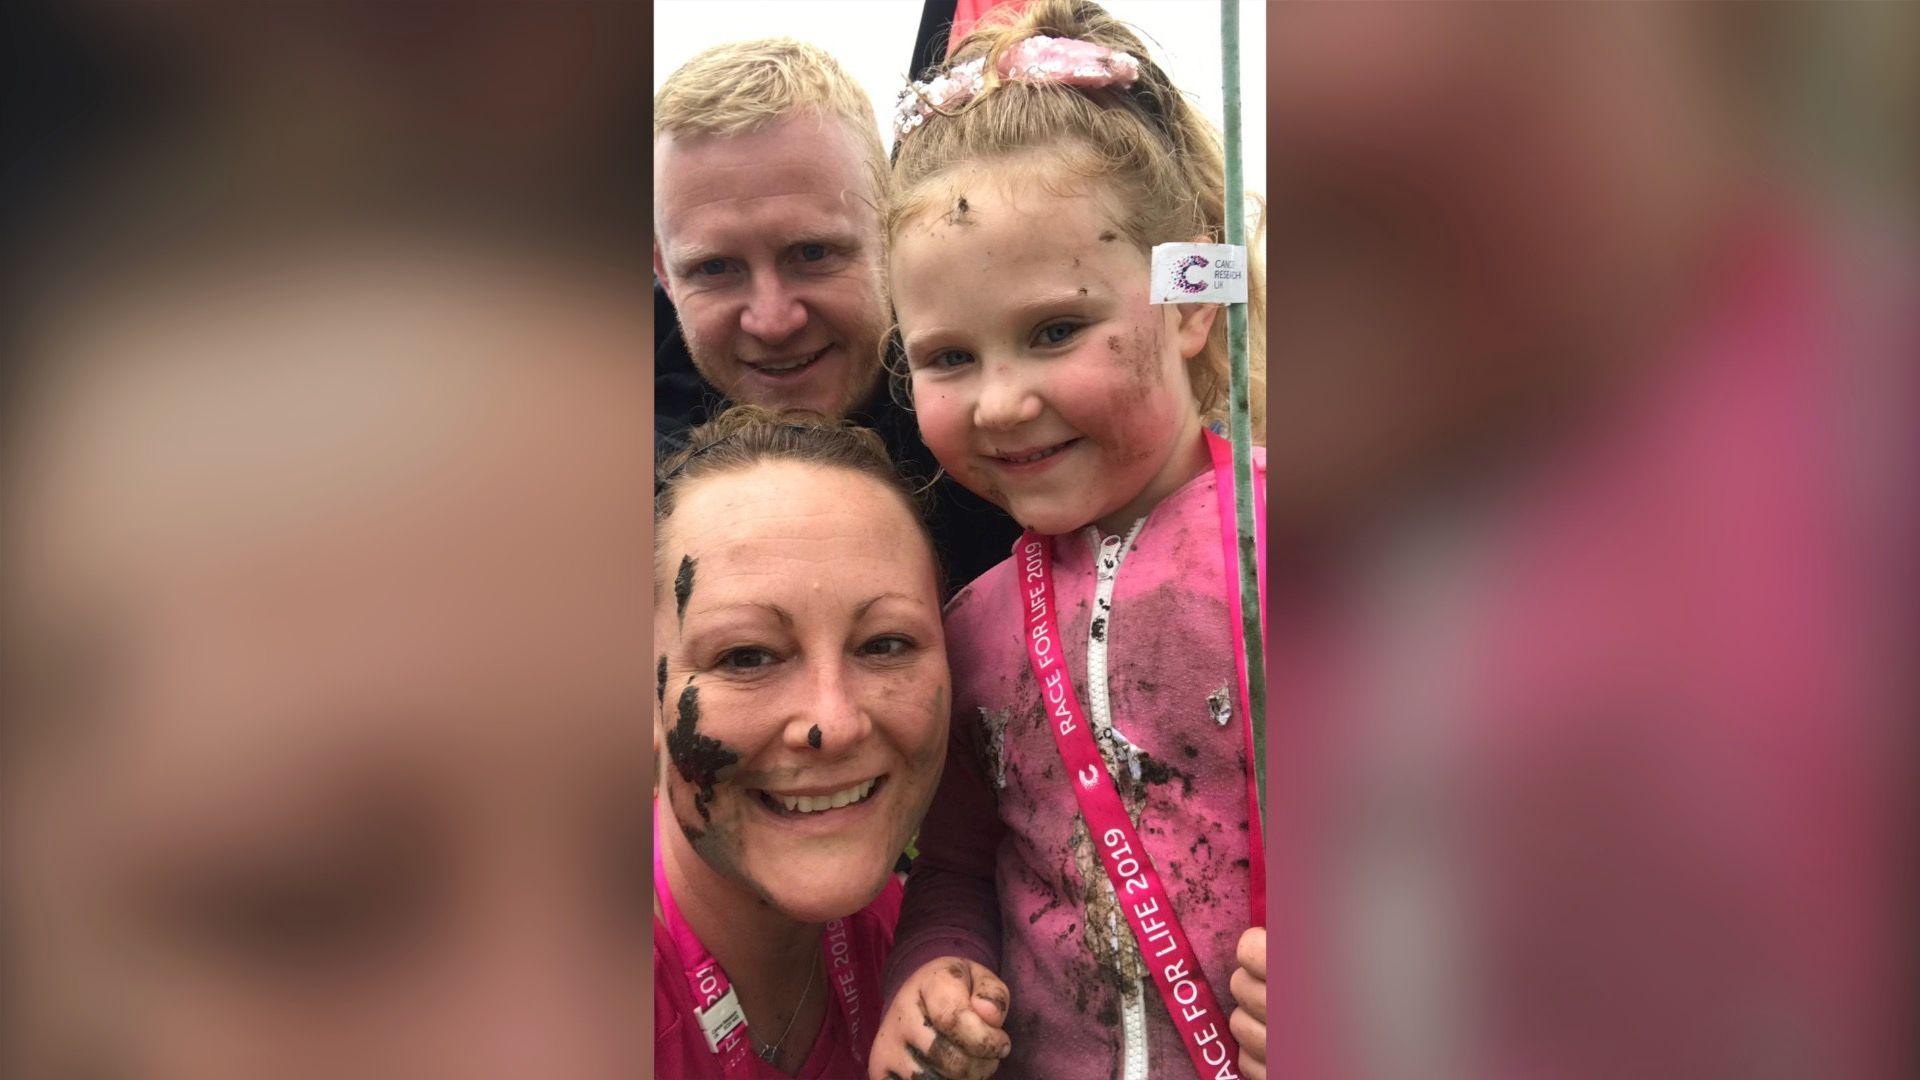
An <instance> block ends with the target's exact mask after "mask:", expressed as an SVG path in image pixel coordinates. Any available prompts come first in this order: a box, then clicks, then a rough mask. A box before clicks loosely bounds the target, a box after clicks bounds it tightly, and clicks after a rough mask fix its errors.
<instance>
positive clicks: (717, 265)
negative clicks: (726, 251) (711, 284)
mask: <svg viewBox="0 0 1920 1080" xmlns="http://www.w3.org/2000/svg"><path fill="white" fill-rule="evenodd" d="M726 272H727V260H725V259H708V260H707V261H705V262H703V263H701V264H700V265H699V266H696V267H694V273H696V274H705V275H707V276H708V277H715V276H718V275H720V274H724V273H726Z"/></svg>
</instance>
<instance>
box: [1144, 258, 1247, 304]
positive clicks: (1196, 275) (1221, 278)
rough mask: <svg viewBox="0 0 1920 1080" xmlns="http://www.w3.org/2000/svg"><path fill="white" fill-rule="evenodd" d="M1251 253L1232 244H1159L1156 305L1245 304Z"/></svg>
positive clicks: (1154, 271)
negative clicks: (1194, 303)
mask: <svg viewBox="0 0 1920 1080" xmlns="http://www.w3.org/2000/svg"><path fill="white" fill-rule="evenodd" d="M1246 261H1247V252H1246V249H1245V248H1243V247H1239V246H1236V245H1232V244H1156V245H1155V246H1154V249H1153V289H1152V293H1153V295H1152V296H1151V297H1150V298H1149V299H1150V300H1151V301H1152V302H1153V303H1156V304H1185V303H1190V302H1194V301H1198V302H1201V303H1208V304H1244V303H1246V300H1247V274H1246Z"/></svg>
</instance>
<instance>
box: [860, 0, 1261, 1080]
mask: <svg viewBox="0 0 1920 1080" xmlns="http://www.w3.org/2000/svg"><path fill="white" fill-rule="evenodd" d="M900 132H901V138H900V142H899V144H898V147H897V156H896V161H895V173H894V178H895V187H894V191H893V196H892V197H893V202H892V205H891V207H890V208H889V216H888V233H889V242H890V244H891V252H890V256H891V264H890V274H891V278H892V287H893V290H894V294H893V295H894V303H895V306H896V309H897V314H898V318H899V323H900V330H901V334H902V339H903V341H904V343H905V346H906V354H907V361H908V364H909V367H910V371H911V379H912V387H913V397H914V407H915V410H916V412H917V414H918V417H919V422H920V428H921V433H922V435H923V437H924V438H925V440H926V442H927V445H928V446H929V447H930V448H931V449H932V450H933V451H934V453H935V455H936V456H937V457H938V458H939V460H940V462H941V464H942V465H943V466H944V467H945V468H946V470H947V471H948V472H950V473H951V474H952V475H953V476H954V477H955V478H956V479H957V480H958V481H959V482H960V483H962V484H964V485H966V486H967V487H968V488H970V489H972V490H974V491H976V492H978V493H980V494H981V495H983V496H985V497H986V498H988V499H991V500H992V501H993V502H995V503H997V504H999V505H1000V506H1002V507H1005V508H1006V510H1007V511H1008V512H1009V513H1010V514H1012V515H1013V517H1014V518H1015V519H1016V520H1018V521H1019V522H1020V524H1021V525H1022V526H1024V527H1025V528H1026V529H1027V534H1026V535H1025V536H1024V537H1023V538H1022V540H1021V541H1020V543H1019V544H1018V545H1017V546H1016V549H1015V552H1014V557H1013V558H1011V559H1009V560H1008V561H1007V562H1004V563H1001V564H1000V565H999V566H996V567H995V568H994V569H992V570H990V571H988V572H987V573H986V574H985V575H983V576H982V577H981V578H979V579H978V580H977V581H975V582H974V583H973V584H972V585H970V586H969V587H968V588H967V589H966V590H964V591H963V592H962V593H961V594H960V595H959V596H958V597H956V598H955V599H954V601H953V602H952V604H951V605H950V606H949V608H948V610H947V614H946V626H947V639H948V642H949V656H950V659H951V662H952V664H953V677H954V698H953V700H954V713H953V716H954V721H953V735H952V739H951V744H950V747H949V750H948V756H947V764H946V770H945V773H944V775H943V777H942V780H941V785H940V790H939V792H938V794H937V796H936V798H935V800H934V806H933V810H932V812H931V813H930V814H929V815H928V817H927V819H926V823H925V826H924V828H923V830H922V832H921V835H920V841H919V846H920V859H919V860H918V862H917V863H916V864H915V867H914V870H913V875H912V878H911V880H910V883H909V887H908V896H907V900H906V909H905V912H904V914H903V916H902V919H901V922H900V926H899V934H898V937H897V939H896V946H895V952H894V953H893V956H892V959H891V961H890V963H889V967H888V981H887V986H886V989H885V991H884V993H885V995H886V998H887V1000H888V1001H889V1003H890V1004H889V1010H888V1014H887V1016H886V1017H885V1018H884V1019H883V1021H882V1025H881V1028H880V1031H879V1035H878V1039H877V1040H876V1043H875V1046H874V1049H873V1053H872V1056H871V1059H870V1070H871V1076H872V1077H874V1078H876V1080H878V1078H883V1077H888V1076H899V1077H905V1076H911V1075H916V1074H939V1075H944V1076H948V1077H962V1076H965V1077H978V1076H985V1075H989V1074H991V1073H992V1072H994V1071H995V1069H996V1068H997V1067H999V1066H1001V1065H1004V1066H1005V1067H1006V1069H1007V1071H1008V1073H1009V1074H1010V1075H1018V1076H1034V1077H1046V1078H1048V1080H1062V1078H1065V1080H1071V1078H1073V1077H1081V1076H1085V1077H1107V1076H1120V1077H1129V1078H1131V1077H1144V1076H1147V1075H1148V1074H1149V1072H1151V1074H1152V1075H1153V1076H1184V1075H1195V1074H1196V1073H1197V1074H1198V1075H1201V1076H1206V1077H1232V1076H1239V1075H1254V1076H1258V1075H1261V1074H1262V1066H1261V1064H1260V1063H1261V1062H1262V1061H1263V1060H1264V1049H1265V1029H1264V1019H1265V985H1264V978H1265V960H1264V956H1261V955H1260V954H1261V953H1262V952H1263V951H1264V932H1263V931H1258V930H1254V931H1249V928H1250V927H1258V926H1262V925H1263V924H1264V919H1263V918H1262V917H1261V915H1260V911H1259V909H1260V907H1261V906H1262V900H1261V897H1262V895H1263V894H1262V891H1261V890H1260V889H1259V888H1258V886H1257V884H1256V883H1257V881H1258V880H1259V875H1260V873H1261V869H1262V859H1261V852H1260V835H1261V834H1260V823H1259V820H1258V815H1257V814H1256V813H1255V812H1254V808H1253V802H1252V798H1251V794H1252V784H1251V782H1250V772H1249V760H1250V745H1251V740H1250V736H1249V729H1248V727H1247V715H1246V710H1245V708H1244V706H1243V704H1242V703H1243V697H1242V694H1243V693H1244V691H1243V689H1242V682H1241V678H1240V671H1239V669H1238V668H1237V664H1236V659H1235V658H1236V656H1237V655H1238V654H1239V652H1240V650H1239V647H1238V642H1237V641H1236V638H1235V633H1234V628H1235V626H1236V625H1237V621H1238V620H1237V613H1238V607H1237V603H1238V601H1237V595H1238V594H1237V591H1236V590H1235V588H1234V581H1235V579H1234V577H1233V576H1232V574H1231V572H1230V568H1229V566H1228V564H1227V552H1228V551H1230V550H1231V548H1227V549H1226V550H1223V543H1222V536H1223V533H1222V529H1223V522H1230V521H1231V517H1230V516H1224V515H1223V511H1226V510H1229V509H1230V507H1231V487H1230V485H1231V467H1230V464H1228V462H1229V461H1230V458H1229V457H1228V456H1227V452H1226V447H1225V444H1224V442H1223V441H1222V440H1221V439H1220V438H1219V437H1218V436H1217V435H1215V434H1213V433H1212V432H1211V431H1209V430H1208V428H1209V425H1210V424H1212V423H1215V422H1217V421H1218V420H1219V419H1220V418H1221V417H1223V416H1224V414H1225V410H1226V397H1227V378H1226V371H1227V360H1226V347H1225V324H1226V319H1225V317H1224V316H1223V314H1222V313H1221V311H1220V309H1219V308H1218V307H1217V306H1213V305H1207V304H1184V305H1171V304H1167V305H1159V304H1154V303H1152V302H1150V294H1149V277H1150V253H1151V250H1152V248H1153V246H1154V245H1156V244H1160V243H1168V242H1190V241H1194V242H1208V241H1211V242H1218V241H1219V240H1220V238H1221V232H1222V213H1221V208H1222V203H1223V186H1224V185H1223V179H1222V177H1223V168H1222V164H1221V154H1220V148H1219V143H1218V139H1217V137H1216V136H1215V135H1214V133H1213V132H1212V131H1211V130H1210V129H1209V127H1208V125H1207V124H1206V122H1205V121H1204V120H1203V119H1202V118H1200V117H1199V116H1198V114H1197V113H1196V112H1195V111H1194V110H1193V109H1192V108H1191V107H1190V106H1189V105H1188V104H1187V103H1186V101H1185V100H1184V99H1183V98H1182V97H1181V96H1180V94H1179V92H1178V91H1177V90H1176V89H1175V88H1174V87H1173V86H1172V85H1171V84H1170V83H1169V82H1168V80H1167V77H1166V75H1165V73H1164V72H1162V71H1161V70H1160V69H1159V68H1158V67H1157V66H1156V65H1155V64H1153V63H1152V62H1151V60H1149V59H1148V58H1147V56H1146V53H1145V51H1144V50H1143V49H1142V48H1141V46H1140V44H1139V42H1138V41H1137V40H1136V38H1135V37H1134V36H1133V35H1132V34H1131V33H1129V32H1127V31H1126V30H1124V29H1123V28H1121V27H1120V26H1119V25H1118V24H1116V23H1115V22H1114V21H1113V20H1111V19H1110V18H1109V17H1108V16H1107V15H1106V14H1105V12H1103V11H1101V10H1100V9H1099V8H1098V7H1096V6H1094V5H1093V4H1090V3H1085V2H1078V3H1072V2H1065V0H1059V2H1039V3H1034V4H1031V5H1029V6H1028V7H1026V8H1025V10H1024V11H1023V12H1022V13H1021V14H1020V15H1019V16H1018V17H1017V18H1016V20H1014V21H1012V22H1011V23H1008V24H1005V25H1001V26H994V27H987V28H984V29H982V30H979V31H977V32H975V33H974V34H972V35H970V36H969V37H967V38H966V39H965V40H964V41H963V42H962V43H961V45H960V47H959V48H958V49H957V50H955V53H954V56H953V59H952V60H951V61H950V63H949V66H948V68H947V70H946V72H945V73H944V75H943V76H942V77H941V78H938V79H935V80H933V81H932V82H931V83H930V84H925V85H919V86H916V87H915V88H914V90H913V91H912V92H910V93H909V94H908V95H907V96H905V97H903V101H902V108H901V118H900ZM1260 286H1261V283H1260V282H1259V281H1258V280H1255V281H1253V282H1251V288H1250V289H1249V295H1250V297H1251V298H1254V299H1256V300H1258V298H1259V296H1260ZM1254 310H1255V314H1256V316H1257V315H1258V314H1259V306H1258V304H1257V303H1256V305H1255V309H1254ZM1254 324H1255V331H1256V333H1255V335H1254V337H1255V343H1254V350H1253V358H1254V367H1255V370H1256V372H1257V371H1259V370H1260V368H1261V367H1262V366H1263V352H1264V348H1263V346H1264V342H1263V340H1262V335H1261V333H1260V332H1259V331H1260V330H1261V326H1260V320H1259V319H1258V318H1257V317H1256V319H1255V320H1254ZM1259 387H1260V384H1259V382H1256V384H1255V393H1254V395H1253V400H1254V401H1255V402H1258V401H1259V400H1260V393H1259ZM1256 430H1258V429H1257V428H1256ZM1256 462H1258V463H1259V467H1258V469H1257V471H1256V477H1255V479H1256V485H1257V486H1258V485H1263V484H1264V453H1263V452H1256ZM1223 499H1224V502H1225V505H1224V507H1223ZM1243 938H1244V939H1245V940H1244V941H1243ZM1236 1004H1238V1005H1240V1006H1241V1008H1240V1009H1239V1010H1238V1011H1236V1010H1235V1006H1236ZM1009 1043H1010V1044H1011V1045H1010V1047H1009V1045H1008V1044H1009ZM1003 1054H1004V1055H1006V1056H1005V1057H1004V1058H1002V1057H1001V1055H1003Z"/></svg>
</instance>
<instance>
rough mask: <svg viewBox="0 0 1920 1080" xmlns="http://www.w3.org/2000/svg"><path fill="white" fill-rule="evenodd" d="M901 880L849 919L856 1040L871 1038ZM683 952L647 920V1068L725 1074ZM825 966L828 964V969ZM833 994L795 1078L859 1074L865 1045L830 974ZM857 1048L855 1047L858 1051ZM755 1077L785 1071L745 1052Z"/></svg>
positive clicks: (670, 1078)
mask: <svg viewBox="0 0 1920 1080" xmlns="http://www.w3.org/2000/svg"><path fill="white" fill-rule="evenodd" d="M901 893H902V890H901V887H900V881H899V879H898V878H895V877H888V878H887V887H886V888H885V889H883V890H881V892H880V895H879V896H878V897H876V898H875V899H874V901H873V903H871V904H868V905H867V906H866V907H865V908H863V909H861V911H860V912H858V913H857V914H855V915H854V916H853V918H852V919H851V920H849V925H848V937H849V939H850V940H851V942H852V945H853V949H852V956H851V961H852V964H853V969H852V970H853V976H854V978H853V980H852V986H853V988H854V990H855V996H854V999H853V1001H852V1003H851V1004H852V1006H853V1007H855V1008H858V1009H859V1010H860V1014H861V1032H862V1034H861V1041H863V1042H866V1043H868V1044H869V1045H871V1042H872V1039H873V1032H874V1028H875V1026H876V1025H877V1024H878V1023H879V1019H880V1016H881V1015H882V1011H883V1010H884V1009H885V1007H886V1003H885V1002H884V1001H882V1000H880V997H879V986H880V971H881V967H882V966H883V965H884V964H885V963H886V960H887V953H888V951H889V950H891V949H892V948H893V927H894V923H896V922H897V921H899V918H900V897H901ZM685 970H686V958H685V957H683V956H681V955H680V953H679V951H678V950H677V949H675V948H674V945H673V939H672V935H670V934H668V933H667V928H666V927H665V926H663V925H661V923H660V920H658V919H655V920H654V923H653V1068H654V1075H655V1076H657V1077H659V1078H660V1080H707V1078H709V1077H712V1078H716V1080H718V1078H720V1077H723V1076H724V1075H725V1073H724V1072H722V1070H721V1067H720V1059H719V1058H717V1057H715V1056H714V1054H713V1052H712V1051H711V1050H709V1049H707V1040H706V1036H705V1035H704V1034H702V1032H701V1030H700V1021H699V1019H698V1018H697V1017H696V1016H695V1015H694V1004H693V993H692V991H691V990H689V989H688V987H687V979H686V975H685ZM829 970H831V969H829ZM828 990H829V993H830V995H831V999H830V1001H829V1003H828V1006H827V1018H826V1021H825V1022H824V1023H823V1024H822V1025H821V1027H820V1035H819V1037H818V1038H816V1039H815V1040H814V1042H813V1052H812V1053H811V1054H808V1055H807V1062H806V1064H805V1065H804V1066H802V1067H801V1069H800V1071H799V1072H797V1073H794V1074H793V1075H794V1076H796V1077H799V1078H801V1080H864V1078H865V1076H866V1075H867V1067H866V1065H865V1064H863V1062H864V1060H865V1058H866V1054H867V1050H868V1046H860V1047H857V1048H856V1047H855V1046H854V1044H853V1038H852V1037H851V1028H850V1026H849V1024H848V1020H847V1015H846V1013H847V1003H845V1002H844V1000H843V998H842V996H841V993H840V990H839V988H838V987H837V986H835V985H833V983H832V981H831V980H830V981H829V984H828ZM856 1050H857V1051H858V1052H857V1054H856ZM748 1064H749V1065H750V1066H751V1067H752V1069H753V1070H754V1071H753V1073H752V1075H753V1076H754V1077H756V1078H758V1077H764V1078H767V1080H780V1078H784V1077H786V1076H787V1074H786V1073H783V1072H781V1071H779V1070H778V1069H775V1068H774V1067H773V1066H771V1065H768V1064H766V1063H765V1062H762V1061H761V1060H760V1059H759V1058H757V1057H753V1056H751V1055H749V1057H748Z"/></svg>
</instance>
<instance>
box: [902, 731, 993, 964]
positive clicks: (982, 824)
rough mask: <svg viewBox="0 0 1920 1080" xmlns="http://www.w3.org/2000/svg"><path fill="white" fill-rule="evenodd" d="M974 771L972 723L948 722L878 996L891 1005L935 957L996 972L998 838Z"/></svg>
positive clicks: (988, 795) (977, 760) (986, 794)
mask: <svg viewBox="0 0 1920 1080" xmlns="http://www.w3.org/2000/svg"><path fill="white" fill-rule="evenodd" d="M1005 831H1006V830H1005V826H1004V825H1002V824H1001V822H1000V815H999V807H998V803H997V801H996V800H995V798H994V796H993V789H992V788H990V787H988V786H987V781H986V777H985V776H984V775H983V774H982V771H981V757H980V749H979V725H978V724H977V723H975V722H969V721H968V720H966V719H964V718H963V717H961V716H956V717H955V718H954V724H953V730H952V734H951V735H950V736H949V737H948V741H947V762H946V767H945V769H944V770H942V772H941V774H940V786H939V788H938V789H937V790H936V791H935V793H934V797H933V806H932V807H931V808H930V809H929V810H928V811H927V818H926V821H925V822H924V823H923V824H922V825H921V827H920V841H919V848H920V857H919V858H918V859H915V860H914V863H913V869H912V871H911V872H910V873H909V874H908V876H907V895H906V901H905V903H904V905H903V907H902V908H901V911H900V924H899V927H898V929H896V930H895V932H894V941H893V953H892V954H891V956H890V957H889V958H888V960H887V974H886V982H885V986H884V989H883V991H882V993H883V996H884V997H885V1000H887V1001H889V1002H891V1001H892V1000H893V995H894V994H895V992H897V991H898V990H899V989H900V984H901V983H903V982H905V981H906V979H907V976H908V975H911V974H913V973H914V972H915V971H917V970H918V969H919V968H920V966H921V965H922V964H925V963H926V962H927V961H929V960H935V959H938V958H939V957H942V956H960V957H965V958H966V959H968V960H972V961H974V962H975V963H978V964H981V965H984V966H985V967H987V968H990V969H993V970H995V971H997V970H999V967H1000V903H999V900H998V898H997V895H996V893H995V890H994V863H995V858H996V855H997V853H998V851H999V848H1000V838H1001V836H1002V835H1003V834H1004V832H1005Z"/></svg>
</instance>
